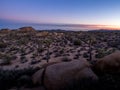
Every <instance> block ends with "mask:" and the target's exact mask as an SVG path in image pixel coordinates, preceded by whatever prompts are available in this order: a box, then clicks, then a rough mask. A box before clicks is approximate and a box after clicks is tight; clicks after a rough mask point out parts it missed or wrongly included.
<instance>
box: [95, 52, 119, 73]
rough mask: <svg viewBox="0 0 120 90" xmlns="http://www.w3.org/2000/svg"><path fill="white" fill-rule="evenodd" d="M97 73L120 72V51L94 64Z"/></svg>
mask: <svg viewBox="0 0 120 90" xmlns="http://www.w3.org/2000/svg"><path fill="white" fill-rule="evenodd" d="M95 70H97V71H98V72H118V71H120V51H116V52H114V53H112V54H110V55H107V56H105V57H103V58H101V59H99V60H98V61H97V62H96V64H95Z"/></svg>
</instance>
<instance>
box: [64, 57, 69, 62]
mask: <svg viewBox="0 0 120 90" xmlns="http://www.w3.org/2000/svg"><path fill="white" fill-rule="evenodd" d="M62 61H63V62H69V61H71V59H70V58H68V57H63V58H62Z"/></svg>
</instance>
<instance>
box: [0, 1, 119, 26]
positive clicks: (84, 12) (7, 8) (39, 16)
mask: <svg viewBox="0 0 120 90" xmlns="http://www.w3.org/2000/svg"><path fill="white" fill-rule="evenodd" d="M1 22H16V23H19V22H23V23H38V24H39V23H54V24H84V25H96V26H97V27H103V26H104V25H107V26H106V27H110V28H114V27H115V28H120V0H0V23H1Z"/></svg>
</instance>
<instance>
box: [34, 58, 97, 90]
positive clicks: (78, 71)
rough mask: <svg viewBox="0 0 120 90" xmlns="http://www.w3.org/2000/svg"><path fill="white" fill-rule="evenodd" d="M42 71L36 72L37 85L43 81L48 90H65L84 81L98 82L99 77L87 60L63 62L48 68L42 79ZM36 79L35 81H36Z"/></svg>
mask: <svg viewBox="0 0 120 90" xmlns="http://www.w3.org/2000/svg"><path fill="white" fill-rule="evenodd" d="M41 72H43V71H42V70H40V71H38V72H36V73H35V74H36V76H37V75H38V76H39V75H40V77H35V75H34V77H35V78H37V79H36V81H35V82H36V83H37V82H39V84H41V80H42V79H43V80H44V81H43V85H44V86H45V87H46V88H47V90H63V88H62V87H66V86H67V85H68V87H69V85H70V83H72V82H74V81H78V80H82V79H90V78H91V80H93V81H94V80H97V79H98V78H97V76H96V75H95V74H94V73H93V71H92V70H91V69H90V64H89V63H88V62H87V61H86V60H74V61H70V62H61V63H57V64H53V65H50V66H48V67H46V70H45V72H44V77H43V78H42V79H41ZM35 78H34V79H35Z"/></svg>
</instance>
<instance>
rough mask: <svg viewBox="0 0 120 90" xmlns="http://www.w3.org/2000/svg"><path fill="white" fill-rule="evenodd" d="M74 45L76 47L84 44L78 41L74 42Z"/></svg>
mask: <svg viewBox="0 0 120 90" xmlns="http://www.w3.org/2000/svg"><path fill="white" fill-rule="evenodd" d="M73 44H74V45H81V44H82V43H81V41H80V40H79V39H78V40H74V41H73Z"/></svg>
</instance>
